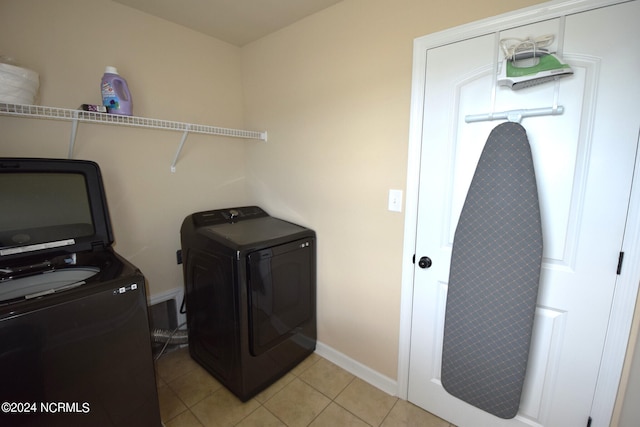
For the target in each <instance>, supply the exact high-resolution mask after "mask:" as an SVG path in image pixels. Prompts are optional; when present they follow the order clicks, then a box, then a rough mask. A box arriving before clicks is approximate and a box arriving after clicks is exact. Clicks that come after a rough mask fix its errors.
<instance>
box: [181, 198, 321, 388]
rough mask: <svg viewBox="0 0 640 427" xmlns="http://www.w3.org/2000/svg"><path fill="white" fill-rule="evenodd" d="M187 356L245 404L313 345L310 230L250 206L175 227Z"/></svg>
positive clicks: (313, 254) (313, 256)
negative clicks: (178, 237)
mask: <svg viewBox="0 0 640 427" xmlns="http://www.w3.org/2000/svg"><path fill="white" fill-rule="evenodd" d="M181 241H182V257H183V267H184V282H185V295H186V307H187V323H188V327H189V352H190V354H191V357H192V358H193V359H194V360H196V361H197V362H198V363H199V364H200V365H202V366H203V367H204V368H205V369H206V370H207V371H209V372H210V373H211V374H212V375H213V376H214V377H215V378H217V379H218V380H219V381H220V382H221V383H222V384H224V385H225V386H226V387H227V388H228V389H229V390H231V391H232V392H233V393H234V394H235V395H236V396H238V397H239V398H240V399H241V400H243V401H246V400H248V399H250V398H251V397H253V396H254V395H255V394H257V393H259V392H260V391H262V390H263V389H264V388H266V387H267V386H269V385H270V384H272V383H273V382H274V381H276V380H277V379H278V378H280V377H281V376H282V375H284V374H285V373H287V372H288V371H289V370H290V369H291V368H293V367H294V366H295V365H297V364H298V363H300V362H301V361H302V360H303V359H304V358H306V357H307V356H308V355H309V354H311V353H313V351H314V350H315V346H316V238H315V232H314V231H313V230H310V229H308V228H305V227H302V226H300V225H296V224H292V223H290V222H287V221H284V220H281V219H277V218H274V217H271V216H269V215H268V214H267V213H266V212H265V211H263V210H262V209H260V208H259V207H256V206H249V207H239V208H231V209H221V210H212V211H206V212H198V213H195V214H192V215H190V216H188V217H187V218H186V219H185V220H184V222H183V224H182V228H181Z"/></svg>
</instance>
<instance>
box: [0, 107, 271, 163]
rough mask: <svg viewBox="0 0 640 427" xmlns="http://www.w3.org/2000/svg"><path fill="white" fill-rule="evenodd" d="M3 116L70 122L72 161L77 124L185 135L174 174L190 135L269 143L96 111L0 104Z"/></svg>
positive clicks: (244, 133)
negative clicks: (130, 127)
mask: <svg viewBox="0 0 640 427" xmlns="http://www.w3.org/2000/svg"><path fill="white" fill-rule="evenodd" d="M0 115H2V116H13V117H25V118H36V119H48V120H64V121H70V122H71V123H72V124H71V135H70V138H69V158H73V149H74V147H75V141H76V134H77V132H78V123H80V122H83V123H98V124H107V125H117V126H132V127H141V128H147V129H162V130H170V131H178V132H182V139H181V140H180V144H179V146H178V149H177V151H176V155H175V157H174V159H173V163H172V164H171V172H175V171H176V163H177V162H178V158H179V157H180V153H181V151H182V148H183V147H184V144H185V142H186V140H187V136H188V135H189V134H190V133H199V134H204V135H217V136H226V137H233V138H243V139H256V140H260V141H267V132H259V131H250V130H240V129H229V128H222V127H217V126H208V125H198V124H192V123H182V122H174V121H169V120H159V119H151V118H146V117H136V116H122V115H118V114H107V113H98V112H94V111H84V110H73V109H68V108H58V107H46V106H41V105H23V104H7V103H0Z"/></svg>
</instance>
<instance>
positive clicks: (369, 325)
mask: <svg viewBox="0 0 640 427" xmlns="http://www.w3.org/2000/svg"><path fill="white" fill-rule="evenodd" d="M539 2H540V1H538V0H523V1H518V2H512V3H507V2H504V1H500V0H488V1H484V2H477V1H472V0H460V1H458V2H457V3H456V7H452V6H451V5H450V4H448V3H446V4H445V3H442V2H437V1H435V0H431V1H428V0H393V1H391V0H345V1H343V2H341V3H339V4H338V5H336V6H334V7H331V8H329V9H326V10H324V11H322V12H320V13H318V14H316V15H313V16H311V17H309V18H307V19H305V20H303V21H301V22H299V23H297V24H294V25H292V26H290V27H288V28H286V29H284V30H282V31H279V32H277V33H274V34H272V35H270V36H268V37H265V38H264V39H261V40H259V41H257V42H254V43H252V44H250V45H248V46H245V47H243V48H236V47H233V46H231V45H228V44H226V43H223V42H221V41H218V40H215V39H212V38H209V37H206V36H203V35H201V34H198V33H195V32H193V31H190V30H187V29H185V28H182V27H179V26H176V25H174V24H171V23H168V22H166V21H162V20H160V19H156V18H153V17H150V16H148V15H145V14H143V13H141V12H138V11H136V10H134V9H130V8H127V7H125V6H122V5H120V4H117V3H113V2H111V1H107V0H56V1H49V0H0V54H2V55H10V56H13V57H15V58H16V59H17V60H18V61H20V62H21V63H22V64H23V65H24V66H26V67H29V68H32V69H34V70H36V71H38V72H39V73H40V75H41V95H42V99H41V103H42V104H43V105H54V106H59V107H66V108H76V107H78V106H79V105H80V104H82V103H98V102H99V100H100V95H99V92H98V84H99V80H100V76H101V75H102V72H103V70H104V67H105V66H106V65H113V66H117V67H118V69H119V71H120V72H121V74H122V75H123V76H124V77H125V78H126V79H127V81H128V82H129V86H130V89H131V92H132V94H133V99H134V114H135V115H138V116H146V117H154V118H160V119H167V120H177V121H185V122H190V123H202V124H211V125H218V126H224V127H234V128H247V129H252V130H266V131H268V132H269V141H268V142H267V143H261V142H255V141H243V140H232V139H226V138H220V137H211V136H209V137H204V136H198V135H192V136H189V138H188V140H187V145H186V148H185V150H184V151H183V154H182V156H181V158H180V159H179V161H178V165H177V172H176V173H175V174H172V173H171V172H170V170H169V166H170V164H171V161H172V160H173V156H174V154H175V150H176V148H177V145H178V142H179V140H180V134H178V133H173V132H166V131H152V130H140V129H127V128H117V127H108V126H100V125H86V124H81V125H80V130H79V132H78V139H77V143H76V150H75V157H76V158H81V159H90V160H95V161H98V162H99V163H100V165H101V167H102V169H103V174H104V176H105V181H106V187H107V196H108V200H109V204H110V208H111V215H112V220H113V225H114V229H115V235H116V241H117V242H116V246H115V248H116V250H117V251H118V252H119V253H121V254H122V255H124V256H125V257H127V258H129V259H130V260H132V261H133V262H134V263H135V264H136V265H137V266H138V267H140V268H141V269H142V270H143V272H144V273H145V275H146V276H147V278H148V280H149V286H150V291H151V293H152V294H158V293H161V292H163V291H166V290H169V289H172V288H175V287H180V286H182V278H181V270H180V267H179V266H177V265H176V263H175V251H176V249H178V248H179V228H180V224H181V222H182V220H183V218H184V217H185V216H186V215H187V214H189V213H191V212H194V211H197V210H203V209H210V208H214V207H228V206H232V205H240V204H245V203H255V204H259V205H261V206H263V207H264V208H265V209H267V211H269V212H270V213H271V214H273V215H276V216H281V217H283V218H286V219H289V220H291V221H294V222H298V223H301V224H305V225H308V226H310V227H312V228H314V229H315V230H316V231H317V233H318V245H319V253H318V266H319V271H318V298H319V299H318V326H319V340H320V341H322V342H323V343H325V344H327V345H329V346H330V347H332V348H334V349H336V350H337V351H339V352H342V353H344V354H345V355H347V356H349V357H351V358H353V359H355V360H356V361H358V362H360V363H362V364H364V365H366V366H368V367H370V368H371V369H373V370H375V371H377V372H379V373H382V374H384V375H386V376H388V377H389V378H392V379H395V378H396V370H397V358H398V336H399V317H400V306H399V304H400V286H401V256H402V236H403V218H404V214H403V213H394V212H389V211H388V210H387V196H388V190H389V189H391V188H398V189H403V190H404V188H405V180H406V164H407V147H408V128H409V109H410V96H411V67H412V44H413V39H414V38H416V37H419V36H422V35H425V34H429V33H432V32H435V31H439V30H442V29H445V28H449V27H453V26H456V25H460V24H463V23H466V22H471V21H474V20H477V19H481V18H485V17H489V16H492V15H496V14H499V13H503V12H506V11H508V10H512V9H516V8H522V7H526V6H530V5H532V4H535V3H539ZM109 20H111V22H109ZM70 128H71V125H70V124H69V123H67V122H49V121H38V120H31V119H16V118H6V117H0V129H1V132H0V155H2V156H48V157H65V156H66V155H67V149H68V138H69V132H70Z"/></svg>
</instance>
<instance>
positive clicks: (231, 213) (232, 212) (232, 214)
mask: <svg viewBox="0 0 640 427" xmlns="http://www.w3.org/2000/svg"><path fill="white" fill-rule="evenodd" d="M239 215H240V212H238V211H237V210H235V209H231V210H230V211H229V218H231V219H234V218H237V217H238V216H239Z"/></svg>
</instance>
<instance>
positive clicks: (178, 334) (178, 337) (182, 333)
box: [151, 329, 189, 344]
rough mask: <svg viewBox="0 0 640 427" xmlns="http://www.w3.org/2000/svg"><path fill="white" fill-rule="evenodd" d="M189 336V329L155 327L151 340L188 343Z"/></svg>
mask: <svg viewBox="0 0 640 427" xmlns="http://www.w3.org/2000/svg"><path fill="white" fill-rule="evenodd" d="M188 338H189V332H188V331H187V330H173V331H171V330H168V329H154V330H153V331H151V341H153V342H155V343H168V344H186V343H187V341H188Z"/></svg>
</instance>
